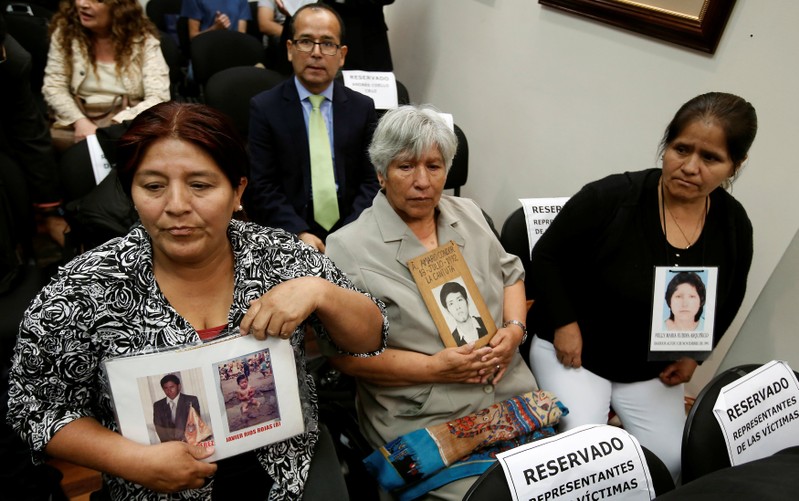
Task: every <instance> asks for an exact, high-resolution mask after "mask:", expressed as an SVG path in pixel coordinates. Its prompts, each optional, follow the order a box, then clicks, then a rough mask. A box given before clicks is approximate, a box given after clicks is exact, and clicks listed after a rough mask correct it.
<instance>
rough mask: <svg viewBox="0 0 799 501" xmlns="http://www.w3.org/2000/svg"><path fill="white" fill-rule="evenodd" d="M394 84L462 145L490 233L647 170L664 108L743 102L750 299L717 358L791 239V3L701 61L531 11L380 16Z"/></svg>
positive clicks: (414, 4) (797, 208)
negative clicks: (459, 132)
mask: <svg viewBox="0 0 799 501" xmlns="http://www.w3.org/2000/svg"><path fill="white" fill-rule="evenodd" d="M385 12H386V19H387V24H388V26H389V36H390V41H391V50H392V55H393V57H394V66H395V68H394V70H395V73H396V75H397V78H398V79H399V80H400V81H402V82H403V83H404V84H405V85H406V86H407V87H408V89H409V92H410V95H411V99H412V101H414V102H416V103H432V104H434V105H436V106H437V107H438V108H440V109H441V110H443V111H447V112H450V113H452V114H453V115H454V117H455V122H456V123H457V124H458V125H459V126H461V128H462V129H463V130H464V132H465V133H466V135H467V137H468V139H469V148H470V162H469V163H470V172H469V181H468V183H467V184H466V186H465V188H464V189H463V190H462V193H461V194H462V195H463V196H466V197H470V198H474V199H475V200H477V201H478V203H480V204H481V205H482V206H483V208H484V209H485V210H486V211H487V212H488V213H489V214H490V215H491V216H492V217H493V218H494V220H495V221H496V222H497V224H501V222H502V221H504V219H505V217H507V215H508V214H510V212H511V211H512V210H513V209H515V208H516V207H517V206H518V205H519V204H518V201H517V199H518V198H520V197H536V196H568V195H571V194H573V193H574V192H576V191H577V190H578V189H579V188H580V187H581V186H582V185H583V184H585V183H586V182H589V181H591V180H594V179H597V178H599V177H602V176H605V175H607V174H610V173H614V172H620V171H624V170H639V169H643V168H647V167H651V166H654V165H655V161H656V150H657V145H658V141H659V139H660V137H661V134H662V132H663V129H664V127H665V126H666V124H667V123H668V121H669V120H670V119H671V117H672V115H673V114H674V112H675V111H676V110H677V108H678V107H679V106H680V105H681V104H682V103H683V102H685V101H687V100H688V99H690V98H691V97H693V96H695V95H698V94H700V93H703V92H706V91H710V90H720V91H726V92H732V93H735V94H739V95H741V96H744V97H745V98H746V99H748V100H749V101H751V102H752V103H753V104H754V106H755V108H756V109H757V112H758V117H759V121H760V130H759V133H758V137H757V139H756V140H755V143H754V146H753V148H752V149H751V151H750V160H749V162H748V165H747V166H746V168H745V169H744V172H743V174H742V177H741V178H740V179H739V180H738V182H737V183H736V185H735V188H734V191H733V194H734V195H735V196H736V197H737V198H738V199H739V200H740V201H741V202H742V203H743V205H744V206H745V207H746V209H747V211H748V213H749V216H750V218H751V219H752V223H753V225H754V228H755V256H754V262H753V265H752V271H751V273H750V276H749V290H748V293H747V296H746V299H745V300H744V305H743V307H742V309H741V312H740V313H739V315H738V319H737V320H736V322H735V323H734V324H733V326H732V328H731V329H730V331H729V332H728V335H727V336H725V339H724V340H723V342H722V345H721V346H720V348H719V349H717V353H715V354H714V355H713V357H712V358H711V359H710V360H709V361H708V362H706V363H705V364H704V366H703V367H700V369H699V371H698V372H697V374H696V376H695V378H694V383H693V386H692V387H689V390H688V391H689V393H695V392H696V391H698V390H696V388H701V386H702V385H703V384H704V382H706V381H707V380H708V379H709V378H710V377H711V376H712V374H713V373H714V372H715V370H716V367H717V366H718V363H719V361H720V359H721V358H722V356H723V354H724V352H725V351H726V346H728V344H729V342H730V341H731V340H732V338H733V337H734V334H736V333H737V332H738V329H739V328H740V325H741V323H742V321H743V319H744V318H745V316H746V314H747V313H748V311H749V310H750V308H751V306H752V304H753V302H754V301H755V299H756V298H757V296H758V294H759V293H760V291H761V289H762V288H763V285H764V284H765V282H766V280H767V279H768V278H769V276H770V274H771V272H772V271H773V269H774V267H775V266H776V264H777V262H778V261H779V259H780V257H781V256H782V254H783V252H784V251H785V249H786V247H787V245H788V243H789V242H790V240H791V238H792V237H793V235H794V233H795V232H796V231H797V228H798V227H799V196H797V186H799V169H798V168H797V166H796V165H795V164H796V162H795V160H794V156H795V155H794V151H795V149H794V146H795V143H794V141H796V140H797V138H798V137H799V135H798V134H797V125H796V123H797V119H796V117H797V116H799V99H797V97H796V92H797V89H799V67H798V66H797V64H796V59H795V56H794V53H793V50H794V49H795V48H796V47H797V46H799V30H796V20H797V19H799V2H796V1H795V0H769V1H768V2H763V1H761V0H738V1H737V3H736V5H735V7H734V9H733V12H732V15H731V17H730V20H729V22H728V24H727V27H726V29H725V32H724V34H723V36H722V38H721V42H720V44H719V47H718V49H717V50H716V53H715V54H714V55H708V54H705V53H701V52H697V51H693V50H691V49H687V48H683V47H680V46H676V45H672V44H669V43H666V42H661V41H658V40H654V39H650V38H647V37H644V36H642V35H638V34H635V33H632V32H630V31H627V30H623V29H619V28H614V27H612V26H609V25H606V24H603V23H599V22H595V21H591V20H588V19H585V18H582V17H578V16H575V15H571V14H568V13H565V12H562V11H558V10H554V9H551V8H547V7H544V6H541V5H539V4H538V3H537V1H536V0H397V1H396V2H395V3H394V4H392V5H390V6H388V7H386V8H385Z"/></svg>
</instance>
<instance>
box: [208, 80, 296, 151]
mask: <svg viewBox="0 0 799 501" xmlns="http://www.w3.org/2000/svg"><path fill="white" fill-rule="evenodd" d="M285 78H286V77H285V76H283V75H281V74H280V73H278V72H276V71H273V70H268V69H264V68H259V67H257V66H236V67H233V68H227V69H224V70H222V71H219V72H217V73H215V74H214V75H212V76H211V78H209V79H208V83H206V85H205V102H206V104H208V105H209V106H213V107H214V108H216V109H218V110H219V111H221V112H223V113H226V114H227V115H228V116H229V117H230V118H231V119H233V122H234V123H235V125H236V129H238V131H239V133H240V134H241V136H242V138H243V139H245V140H246V139H247V133H248V130H249V127H250V99H252V98H253V97H254V96H255V95H257V94H259V93H261V92H263V91H265V90H268V89H271V88H272V87H274V86H275V85H277V84H279V83H280V82H282V81H283V80H285Z"/></svg>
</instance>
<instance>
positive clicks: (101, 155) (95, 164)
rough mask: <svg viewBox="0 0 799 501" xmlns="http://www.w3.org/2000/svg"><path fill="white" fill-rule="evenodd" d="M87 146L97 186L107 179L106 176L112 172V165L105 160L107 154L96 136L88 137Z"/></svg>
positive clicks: (90, 135)
mask: <svg viewBox="0 0 799 501" xmlns="http://www.w3.org/2000/svg"><path fill="white" fill-rule="evenodd" d="M86 145H87V146H88V147H89V157H90V158H91V160H92V171H93V172H94V182H95V184H100V181H102V180H103V179H105V176H107V175H108V174H109V173H110V172H111V164H110V163H109V162H108V159H106V158H105V152H104V151H103V148H102V147H101V146H100V141H98V140H97V136H96V135H95V134H89V135H88V136H86Z"/></svg>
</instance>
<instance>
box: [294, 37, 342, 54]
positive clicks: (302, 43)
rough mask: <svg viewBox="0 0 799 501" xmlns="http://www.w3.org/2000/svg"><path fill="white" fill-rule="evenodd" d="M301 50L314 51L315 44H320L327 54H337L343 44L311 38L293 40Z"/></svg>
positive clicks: (323, 52) (320, 48) (320, 47)
mask: <svg viewBox="0 0 799 501" xmlns="http://www.w3.org/2000/svg"><path fill="white" fill-rule="evenodd" d="M291 42H292V43H293V44H294V45H295V46H296V47H297V50H298V51H300V52H313V49H314V45H318V46H319V50H320V51H321V52H322V54H324V55H325V56H335V55H336V53H337V52H338V49H339V48H340V47H341V45H339V44H337V43H333V42H314V41H313V40H311V39H310V38H300V39H299V40H292V41H291Z"/></svg>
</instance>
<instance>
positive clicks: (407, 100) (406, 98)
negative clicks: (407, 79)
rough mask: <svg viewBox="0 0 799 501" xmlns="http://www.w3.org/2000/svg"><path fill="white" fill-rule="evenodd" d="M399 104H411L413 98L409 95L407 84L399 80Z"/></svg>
mask: <svg viewBox="0 0 799 501" xmlns="http://www.w3.org/2000/svg"><path fill="white" fill-rule="evenodd" d="M397 104H398V105H400V106H402V105H403V104H411V96H410V94H408V88H407V87H405V84H404V83H402V82H400V81H399V80H397Z"/></svg>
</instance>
